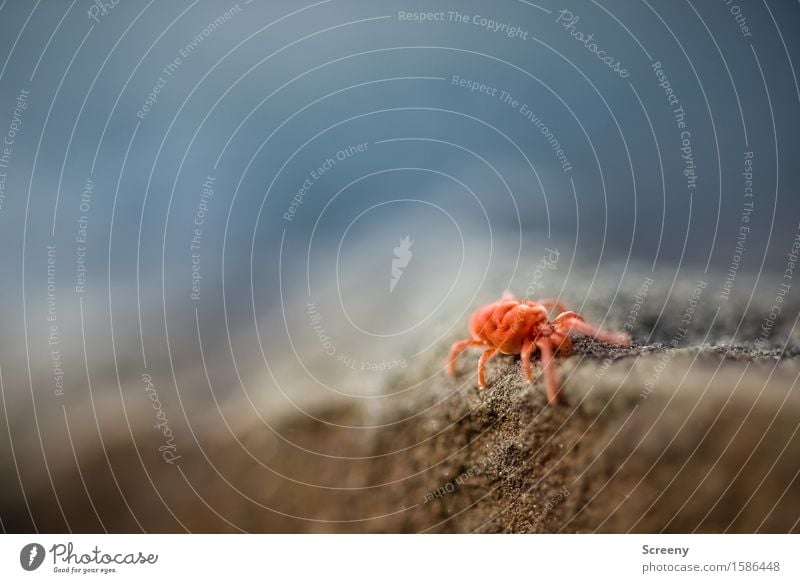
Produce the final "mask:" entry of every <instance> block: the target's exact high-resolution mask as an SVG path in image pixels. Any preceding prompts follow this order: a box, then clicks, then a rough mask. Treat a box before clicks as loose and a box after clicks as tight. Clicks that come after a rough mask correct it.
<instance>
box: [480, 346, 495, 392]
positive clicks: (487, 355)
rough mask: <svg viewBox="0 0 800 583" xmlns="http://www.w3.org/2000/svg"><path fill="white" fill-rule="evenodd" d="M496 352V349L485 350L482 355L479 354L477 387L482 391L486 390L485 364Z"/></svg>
mask: <svg viewBox="0 0 800 583" xmlns="http://www.w3.org/2000/svg"><path fill="white" fill-rule="evenodd" d="M496 352H497V349H496V348H487V349H486V350H484V351H483V354H481V358H480V360H478V385H480V387H481V388H482V389H484V388H486V363H487V362H488V361H489V359H490V358H492V357H493V356H494V355H495V353H496Z"/></svg>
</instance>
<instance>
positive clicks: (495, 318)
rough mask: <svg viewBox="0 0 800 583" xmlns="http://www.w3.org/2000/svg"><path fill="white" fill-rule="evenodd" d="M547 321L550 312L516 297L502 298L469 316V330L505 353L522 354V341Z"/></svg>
mask: <svg viewBox="0 0 800 583" xmlns="http://www.w3.org/2000/svg"><path fill="white" fill-rule="evenodd" d="M545 322H547V311H546V310H545V309H544V308H543V307H541V306H530V305H526V304H522V303H520V302H518V301H516V300H501V301H499V302H495V303H493V304H487V305H485V306H483V307H482V308H478V309H477V310H476V311H475V313H474V314H472V317H471V318H470V332H471V333H472V337H473V338H475V339H476V340H483V341H484V342H487V343H489V344H490V345H491V346H494V347H495V348H497V349H498V350H499V351H500V352H502V353H504V354H519V353H520V352H521V351H522V343H523V342H524V341H525V340H526V339H529V338H533V336H535V334H536V330H538V328H539V327H540V326H541V325H542V324H543V323H545Z"/></svg>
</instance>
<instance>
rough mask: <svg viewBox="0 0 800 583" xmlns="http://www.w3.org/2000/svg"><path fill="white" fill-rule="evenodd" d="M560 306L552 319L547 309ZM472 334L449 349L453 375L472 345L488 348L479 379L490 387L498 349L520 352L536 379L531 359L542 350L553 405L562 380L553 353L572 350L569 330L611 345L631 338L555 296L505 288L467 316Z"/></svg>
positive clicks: (529, 374)
mask: <svg viewBox="0 0 800 583" xmlns="http://www.w3.org/2000/svg"><path fill="white" fill-rule="evenodd" d="M552 309H555V310H557V311H559V312H560V313H559V315H558V316H556V318H555V319H553V320H552V321H550V320H549V310H552ZM469 330H470V335H471V338H469V339H467V340H461V341H459V342H456V343H455V344H453V346H452V348H451V349H450V357H449V360H448V365H447V370H448V372H449V373H450V375H451V376H452V375H455V368H456V360H457V359H458V356H459V355H460V354H461V353H462V352H463V351H464V350H465V349H466V348H467V347H469V346H481V347H483V348H485V350H484V351H483V354H482V355H481V357H480V359H479V360H478V384H479V386H480V388H481V389H483V388H485V387H486V363H487V362H488V360H489V359H490V358H492V357H493V356H494V355H495V354H497V353H498V352H500V353H502V354H519V355H520V357H521V361H522V369H523V370H524V371H525V376H527V378H528V380H530V381H533V380H534V377H533V365H532V363H531V359H532V357H533V355H534V354H535V353H537V352H538V353H539V355H540V358H541V361H542V369H543V373H544V378H545V385H546V387H547V400H548V401H549V402H550V403H551V404H557V403H558V402H559V383H558V378H557V376H556V372H555V368H554V364H553V357H554V355H556V354H558V355H561V356H566V355H568V354H570V353H571V352H572V340H571V338H570V336H569V333H570V332H577V333H579V334H583V335H585V336H591V337H593V338H597V339H598V340H601V341H603V342H608V343H609V344H617V345H621V346H627V345H628V344H629V343H630V338H628V336H627V335H626V334H621V333H616V332H608V331H606V330H603V329H601V328H596V327H594V326H591V325H589V324H587V323H586V321H585V320H584V319H583V318H582V317H581V316H580V315H578V314H576V313H575V312H572V311H570V310H567V308H565V307H564V305H563V304H561V303H559V302H557V301H555V300H539V301H537V302H533V301H530V300H518V299H516V298H515V297H514V296H513V295H511V294H510V293H508V292H506V293H505V294H504V295H503V297H502V298H500V299H499V300H498V301H496V302H492V303H491V304H486V305H485V306H482V307H480V308H478V309H477V310H475V312H474V313H473V314H472V317H471V318H470V321H469Z"/></svg>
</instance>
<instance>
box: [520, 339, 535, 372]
mask: <svg viewBox="0 0 800 583" xmlns="http://www.w3.org/2000/svg"><path fill="white" fill-rule="evenodd" d="M534 350H536V345H535V344H534V343H533V340H526V341H525V342H523V343H522V352H521V353H520V357H521V361H520V362H521V363H522V370H523V371H524V372H525V376H526V377H528V380H529V381H531V382H532V381H533V367H532V366H531V356H532V355H533V351H534Z"/></svg>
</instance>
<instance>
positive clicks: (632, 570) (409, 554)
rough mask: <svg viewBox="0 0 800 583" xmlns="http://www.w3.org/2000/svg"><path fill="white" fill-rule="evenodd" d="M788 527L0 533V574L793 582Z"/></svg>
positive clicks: (793, 548)
mask: <svg viewBox="0 0 800 583" xmlns="http://www.w3.org/2000/svg"><path fill="white" fill-rule="evenodd" d="M798 554H800V538H798V537H797V536H796V535H597V534H592V535H260V534H250V535H210V534H209V535H203V534H191V535H157V534H153V535H141V534H140V535H133V534H131V535H36V534H30V535H3V536H2V537H0V581H9V582H11V581H14V582H16V581H50V580H61V581H65V580H70V581H114V582H123V581H148V580H149V581H167V580H174V578H178V577H181V578H185V577H187V576H196V577H200V578H201V580H203V581H209V580H214V579H215V578H226V580H228V581H251V580H252V581H270V580H279V581H313V580H323V581H326V582H336V581H347V582H348V583H353V582H359V581H365V582H366V581H369V582H371V583H372V582H376V581H397V582H403V583H408V582H409V581H420V582H422V581H425V582H427V581H435V580H437V579H440V580H442V581H462V580H464V581H473V580H476V581H477V580H481V581H491V582H498V581H506V580H511V577H513V578H514V579H515V580H516V579H517V578H520V577H522V578H524V580H528V581H536V580H545V581H553V582H567V581H578V580H579V579H578V578H579V577H580V578H581V580H586V581H589V580H592V581H594V580H598V578H599V580H602V581H605V580H613V581H615V582H623V581H649V580H652V581H700V580H703V581H720V582H722V581H725V582H728V581H747V582H756V581H776V582H777V581H800V569H798V564H800V560H799V559H798Z"/></svg>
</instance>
